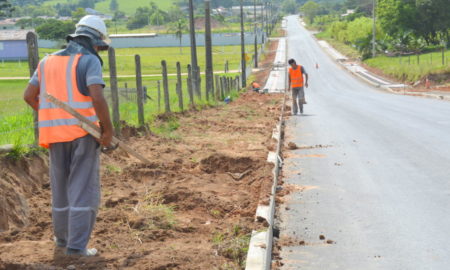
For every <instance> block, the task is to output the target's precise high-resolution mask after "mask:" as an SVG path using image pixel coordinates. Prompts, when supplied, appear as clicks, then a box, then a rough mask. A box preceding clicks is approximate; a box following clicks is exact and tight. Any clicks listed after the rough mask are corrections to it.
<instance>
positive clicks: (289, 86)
mask: <svg viewBox="0 0 450 270" xmlns="http://www.w3.org/2000/svg"><path fill="white" fill-rule="evenodd" d="M288 78H289V85H288V91H291V74H289V75H288Z"/></svg>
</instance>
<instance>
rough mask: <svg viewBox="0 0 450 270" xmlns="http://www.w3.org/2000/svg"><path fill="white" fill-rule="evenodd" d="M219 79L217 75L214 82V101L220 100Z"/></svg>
mask: <svg viewBox="0 0 450 270" xmlns="http://www.w3.org/2000/svg"><path fill="white" fill-rule="evenodd" d="M219 78H220V76H219V75H216V76H215V78H214V79H215V82H216V100H220V98H221V97H220V82H219V80H220V79H219Z"/></svg>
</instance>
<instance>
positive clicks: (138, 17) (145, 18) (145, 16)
mask: <svg viewBox="0 0 450 270" xmlns="http://www.w3.org/2000/svg"><path fill="white" fill-rule="evenodd" d="M149 16H150V8H148V7H138V8H137V9H136V13H135V14H134V16H133V18H132V19H130V20H129V21H128V23H127V28H128V29H130V30H132V29H138V28H141V27H144V26H146V25H148V22H149Z"/></svg>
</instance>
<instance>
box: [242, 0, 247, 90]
mask: <svg viewBox="0 0 450 270" xmlns="http://www.w3.org/2000/svg"><path fill="white" fill-rule="evenodd" d="M240 2H241V75H242V88H245V87H246V86H247V74H246V73H247V72H246V63H245V37H244V6H243V3H242V0H241V1H240Z"/></svg>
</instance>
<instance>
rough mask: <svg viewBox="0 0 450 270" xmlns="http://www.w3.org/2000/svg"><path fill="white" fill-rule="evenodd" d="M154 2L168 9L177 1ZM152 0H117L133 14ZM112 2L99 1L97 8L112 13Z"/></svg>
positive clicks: (63, 0) (58, 0) (53, 2)
mask: <svg viewBox="0 0 450 270" xmlns="http://www.w3.org/2000/svg"><path fill="white" fill-rule="evenodd" d="M151 1H153V2H155V3H156V5H158V7H159V8H160V9H163V10H168V9H169V8H170V7H171V6H172V4H173V3H174V2H175V0H151ZM151 1H150V0H132V1H129V0H117V2H118V3H119V10H120V11H123V12H125V13H126V14H127V15H129V16H130V15H133V14H134V12H135V11H136V8H138V7H144V6H149V3H150V2H151ZM110 2H111V0H104V1H101V2H98V3H97V4H96V5H95V9H96V10H98V11H100V12H102V13H105V14H111V13H112V12H111V11H110V10H109V3H110ZM45 3H46V5H51V6H54V5H56V4H58V3H61V4H62V3H67V0H51V1H47V2H45Z"/></svg>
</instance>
